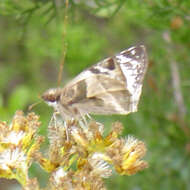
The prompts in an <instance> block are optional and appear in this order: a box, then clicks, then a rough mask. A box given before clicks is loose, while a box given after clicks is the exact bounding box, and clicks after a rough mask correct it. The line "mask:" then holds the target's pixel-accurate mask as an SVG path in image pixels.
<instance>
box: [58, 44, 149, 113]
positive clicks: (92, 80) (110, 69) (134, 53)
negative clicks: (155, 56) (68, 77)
mask: <svg viewBox="0 0 190 190" xmlns="http://www.w3.org/2000/svg"><path fill="white" fill-rule="evenodd" d="M147 65H148V61H147V56H146V51H145V47H144V46H142V45H140V46H136V47H132V48H129V49H127V50H124V51H122V52H121V53H119V54H117V55H115V56H113V57H110V58H107V59H105V60H103V61H101V62H99V63H97V64H95V65H93V66H92V67H90V68H88V69H86V70H84V71H83V72H82V73H80V74H79V75H78V76H77V77H76V78H74V79H73V80H72V81H71V82H70V83H68V84H67V85H66V87H65V88H64V89H63V93H62V98H61V100H60V104H61V105H62V106H65V105H67V106H69V107H70V108H71V107H72V108H73V109H75V110H76V112H79V113H80V114H86V113H95V114H128V113H130V112H135V111H137V105H138V102H139V98H140V94H141V89H142V83H143V78H144V75H145V73H146V69H147ZM65 97H69V98H70V100H69V101H68V102H66V101H65ZM73 117H74V116H73Z"/></svg>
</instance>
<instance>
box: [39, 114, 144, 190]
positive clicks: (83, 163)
mask: <svg viewBox="0 0 190 190" xmlns="http://www.w3.org/2000/svg"><path fill="white" fill-rule="evenodd" d="M122 129H123V127H122V125H121V123H119V122H116V123H114V124H113V125H112V129H111V132H110V133H109V134H108V135H107V136H104V135H103V132H104V126H103V125H102V124H101V123H98V122H96V121H92V120H90V121H89V122H87V121H86V120H73V121H69V122H64V121H62V119H61V118H59V116H56V117H55V118H54V119H53V121H52V122H51V123H50V125H49V140H50V148H49V158H48V159H46V158H43V157H42V155H41V156H39V158H38V161H39V163H40V164H41V166H42V167H43V168H44V169H45V170H47V171H49V172H50V173H51V180H50V182H51V183H50V184H51V189H52V190H54V189H58V190H59V189H60V190H63V189H64V190H66V189H73V190H78V189H79V190H80V189H81V190H91V189H93V190H104V189H105V187H104V183H103V178H108V177H110V176H111V175H112V170H113V169H114V168H115V171H116V172H118V173H119V174H120V175H132V174H135V173H136V172H138V171H140V170H143V169H144V168H146V167H147V163H146V162H145V161H143V160H141V158H142V157H143V156H144V155H145V153H146V147H145V144H144V143H143V142H142V141H139V140H137V139H135V138H134V137H132V136H128V137H126V138H119V135H120V133H121V132H122ZM73 167H75V168H76V169H75V170H74V169H73Z"/></svg>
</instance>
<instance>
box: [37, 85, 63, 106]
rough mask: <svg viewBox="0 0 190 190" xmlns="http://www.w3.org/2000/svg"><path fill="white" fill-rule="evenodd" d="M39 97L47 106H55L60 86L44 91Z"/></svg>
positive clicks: (58, 97) (59, 94)
mask: <svg viewBox="0 0 190 190" xmlns="http://www.w3.org/2000/svg"><path fill="white" fill-rule="evenodd" d="M41 97H42V99H43V100H44V101H45V102H46V103H47V104H48V105H49V106H53V107H55V106H56V105H57V102H58V101H59V100H60V97H61V88H51V89H49V90H47V91H45V92H44V93H43V94H42V96H41Z"/></svg>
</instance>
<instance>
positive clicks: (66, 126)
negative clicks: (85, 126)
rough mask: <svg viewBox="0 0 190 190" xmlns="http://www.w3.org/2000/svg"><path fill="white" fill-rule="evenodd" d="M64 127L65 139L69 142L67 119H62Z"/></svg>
mask: <svg viewBox="0 0 190 190" xmlns="http://www.w3.org/2000/svg"><path fill="white" fill-rule="evenodd" d="M64 128H65V133H66V141H67V142H69V131H68V125H67V121H64Z"/></svg>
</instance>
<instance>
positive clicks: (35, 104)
mask: <svg viewBox="0 0 190 190" xmlns="http://www.w3.org/2000/svg"><path fill="white" fill-rule="evenodd" d="M40 103H42V100H40V101H39V102H36V103H34V104H31V105H30V106H28V111H31V110H32V109H33V108H34V107H35V106H37V105H38V104H40Z"/></svg>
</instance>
